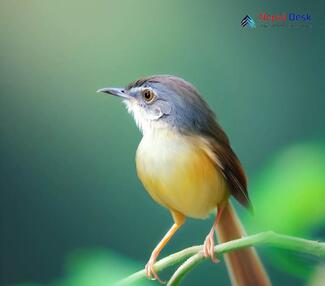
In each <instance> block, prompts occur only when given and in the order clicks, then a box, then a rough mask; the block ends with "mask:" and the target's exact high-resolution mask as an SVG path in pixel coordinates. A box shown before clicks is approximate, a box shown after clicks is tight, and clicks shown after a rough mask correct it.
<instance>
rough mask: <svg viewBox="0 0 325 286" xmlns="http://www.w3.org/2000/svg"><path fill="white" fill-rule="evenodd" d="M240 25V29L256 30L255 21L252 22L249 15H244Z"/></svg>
mask: <svg viewBox="0 0 325 286" xmlns="http://www.w3.org/2000/svg"><path fill="white" fill-rule="evenodd" d="M240 24H241V25H242V27H246V26H247V27H249V28H251V29H253V28H256V24H255V21H254V20H253V18H252V17H251V16H249V15H246V16H245V17H244V18H243V20H241V22H240Z"/></svg>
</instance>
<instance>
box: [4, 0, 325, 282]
mask: <svg viewBox="0 0 325 286" xmlns="http://www.w3.org/2000/svg"><path fill="white" fill-rule="evenodd" d="M245 2H246V3H245V4H244V3H241V2H239V1H237V2H235V1H185V0H184V1H149V0H148V1H131V0H130V1H62V0H56V1H41V0H39V1H36V0H35V1H34V0H33V1H31V0H28V1H18V0H6V1H4V0H1V1H0V5H1V6H0V36H1V42H0V47H1V53H0V63H1V66H0V88H1V97H0V108H1V110H0V128H1V141H0V148H1V149H0V151H1V160H0V177H1V197H0V207H1V235H0V243H1V251H0V255H1V283H2V284H3V285H16V284H20V285H22V284H21V283H36V284H37V285H45V284H46V285H47V284H51V285H60V286H61V285H65V286H71V285H74V286H81V285H85V286H93V285H94V286H100V285H110V283H111V281H113V280H114V279H118V278H120V277H122V276H123V275H125V274H127V273H132V272H133V271H135V270H138V269H141V267H143V265H144V264H145V263H146V260H147V259H148V258H149V255H150V252H151V250H152V249H153V248H154V246H155V244H156V243H157V242H158V241H159V239H160V238H161V237H162V236H163V235H164V233H165V232H166V231H167V229H168V228H169V227H170V225H171V224H172V220H171V217H170V215H169V213H168V212H167V211H166V210H165V209H163V208H162V207H160V206H159V205H157V204H155V203H154V202H153V201H152V200H151V199H150V198H149V196H148V195H147V194H146V193H145V191H144V189H143V187H142V186H141V184H140V182H139V181H138V179H137V177H136V172H135V166H134V155H135V151H136V148H137V145H138V143H139V141H140V140H141V134H140V132H139V131H138V130H137V128H136V126H135V124H134V122H133V119H132V118H131V117H130V116H129V115H128V114H127V113H126V111H125V110H124V107H123V105H122V104H121V102H119V100H118V99H116V98H111V97H109V96H105V95H102V94H96V92H95V91H96V90H97V89H98V88H101V87H106V86H125V85H126V84H128V83H129V82H130V81H133V80H135V79H137V78H139V77H142V76H145V75H151V74H165V73H166V74H174V75H179V76H181V77H183V78H185V79H186V80H188V81H190V82H192V83H193V84H194V85H195V86H197V87H198V89H199V90H200V92H201V93H202V95H203V96H204V98H205V99H206V100H207V102H208V103H209V105H210V106H211V108H212V109H213V110H214V111H215V112H216V114H217V117H218V119H219V121H220V123H221V124H222V126H223V127H224V129H225V130H226V132H227V134H228V135H229V137H230V139H231V142H232V146H233V148H234V150H235V151H236V153H237V154H238V156H239V158H240V159H241V161H242V163H243V165H244V167H245V169H246V171H247V174H248V177H249V181H250V186H251V187H250V193H251V197H252V201H253V204H254V205H255V209H256V211H255V216H254V217H251V216H250V215H249V214H247V213H246V212H245V211H243V210H242V209H240V208H238V209H239V212H240V215H241V217H242V218H243V221H244V224H245V225H246V226H247V228H248V232H249V233H254V232H258V231H261V230H265V229H273V230H276V231H281V232H283V233H287V234H293V235H300V236H303V237H305V238H311V239H323V240H325V224H324V221H325V210H324V204H323V202H324V195H325V181H324V176H325V175H324V174H325V140H324V139H325V128H324V123H325V113H324V108H325V97H324V90H325V89H324V85H325V81H324V51H325V45H324V43H325V41H324V35H325V33H324V30H325V24H324V5H321V1H299V2H297V1H292V0H290V1H285V3H284V1H272V2H270V1H262V2H261V1H245ZM260 12H266V13H269V14H271V13H282V12H296V13H310V14H311V15H312V22H311V26H310V27H291V28H289V27H268V28H262V27H260V25H259V20H258V14H259V13H260ZM246 14H249V15H251V16H252V17H253V18H254V19H255V21H256V24H257V28H256V29H254V30H250V29H248V28H245V29H244V28H242V27H241V26H240V21H241V19H242V18H243V17H244V16H245V15H246ZM157 148H159V146H157ZM236 207H237V205H236ZM211 223H212V217H211V218H210V219H209V220H206V221H194V220H188V221H187V223H186V224H185V226H184V227H183V229H181V230H180V231H179V233H177V235H176V236H175V237H174V238H173V240H172V241H171V242H170V243H169V244H168V246H167V247H166V248H165V250H164V251H163V253H162V255H166V254H169V253H172V252H175V251H177V250H180V249H182V248H185V247H188V246H190V245H193V244H199V243H201V242H203V239H204V237H205V235H206V234H207V232H208V231H209V229H210V227H211ZM259 252H260V253H261V255H262V257H263V260H264V262H265V264H266V266H267V269H268V271H269V273H270V276H271V279H272V281H273V282H274V285H305V284H310V285H316V284H312V283H317V282H312V281H316V280H317V274H315V272H314V265H317V264H318V260H317V259H314V258H310V257H305V256H301V255H295V254H292V253H285V252H283V251H277V250H273V249H266V248H265V249H264V248H263V249H260V250H259ZM320 272H321V270H319V271H318V273H320ZM170 275H171V272H168V271H167V272H165V273H163V274H162V277H163V278H164V279H167V278H168V277H169V276H170ZM315 277H316V278H315ZM145 283H147V284H145ZM36 284H35V285H36ZM24 285H27V284H24ZM28 285H34V284H28ZM139 285H154V282H152V283H149V282H142V283H140V284H139ZM156 285H158V284H156ZM183 285H189V286H192V285H229V279H228V276H227V273H226V270H225V267H224V263H223V262H221V263H219V264H217V265H213V264H211V263H204V264H201V265H200V266H199V267H197V268H196V269H195V270H194V271H193V272H191V273H190V275H189V276H188V277H187V278H186V280H185V281H184V284H183ZM317 285H321V284H317Z"/></svg>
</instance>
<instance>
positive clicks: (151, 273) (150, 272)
mask: <svg viewBox="0 0 325 286" xmlns="http://www.w3.org/2000/svg"><path fill="white" fill-rule="evenodd" d="M156 259H157V255H155V254H152V256H151V257H150V259H149V261H148V263H147V264H146V267H145V270H146V276H147V278H148V279H150V280H157V281H158V282H159V283H161V284H166V281H163V280H161V279H160V278H159V276H158V274H157V272H156V271H155V269H154V268H153V266H154V264H155V263H156Z"/></svg>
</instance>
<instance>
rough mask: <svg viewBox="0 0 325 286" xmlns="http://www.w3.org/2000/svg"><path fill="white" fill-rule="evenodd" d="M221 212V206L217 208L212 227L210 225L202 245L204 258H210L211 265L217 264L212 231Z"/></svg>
mask: <svg viewBox="0 0 325 286" xmlns="http://www.w3.org/2000/svg"><path fill="white" fill-rule="evenodd" d="M222 211H223V206H220V207H218V212H217V215H216V218H215V220H214V222H213V225H212V228H211V230H210V232H209V234H208V235H207V237H206V238H205V241H204V245H203V253H204V256H205V257H210V258H211V261H212V262H213V263H217V262H218V259H217V258H216V257H215V255H214V231H215V229H216V228H217V225H218V223H219V221H220V218H221V214H222Z"/></svg>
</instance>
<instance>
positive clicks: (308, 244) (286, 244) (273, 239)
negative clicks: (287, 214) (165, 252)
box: [116, 231, 325, 286]
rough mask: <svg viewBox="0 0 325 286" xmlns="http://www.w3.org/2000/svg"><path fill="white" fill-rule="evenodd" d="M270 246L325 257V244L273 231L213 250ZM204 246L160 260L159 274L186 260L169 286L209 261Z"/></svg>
mask: <svg viewBox="0 0 325 286" xmlns="http://www.w3.org/2000/svg"><path fill="white" fill-rule="evenodd" d="M261 244H263V245H269V246H273V247H278V248H283V249H287V250H292V251H297V252H302V253H306V254H310V255H314V256H318V257H325V243H324V242H319V241H314V240H307V239H302V238H298V237H293V236H288V235H282V234H277V233H275V232H273V231H267V232H261V233H258V234H254V235H250V236H246V237H243V238H240V239H236V240H232V241H228V242H225V243H222V244H218V245H217V246H215V248H214V252H215V254H216V255H219V254H222V253H227V252H230V251H234V250H236V249H240V248H245V247H250V246H257V245H261ZM202 248H203V246H202V245H199V246H192V247H189V248H186V249H184V250H181V251H179V252H176V253H174V254H171V255H169V256H167V257H165V258H163V259H161V260H159V261H158V262H157V263H156V264H155V265H154V268H155V270H156V271H157V272H160V271H162V270H164V269H166V268H168V267H170V266H172V265H175V264H177V263H180V262H183V261H185V260H186V261H185V262H184V263H183V264H182V265H181V266H180V267H179V268H178V269H177V270H176V272H175V273H174V274H173V276H172V278H171V279H170V280H169V282H168V284H167V285H168V286H175V285H178V284H179V282H180V281H181V279H182V278H183V277H184V276H185V274H186V273H188V272H189V271H190V270H191V269H193V267H195V266H196V265H197V264H199V263H200V262H202V261H203V260H205V259H207V258H205V257H204V256H203V252H202ZM144 277H146V274H145V270H141V271H138V272H136V273H134V274H132V275H130V276H128V277H126V278H124V279H123V280H121V281H120V282H119V283H118V284H116V285H119V286H122V285H130V284H132V283H133V282H136V281H138V280H140V279H142V278H144Z"/></svg>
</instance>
